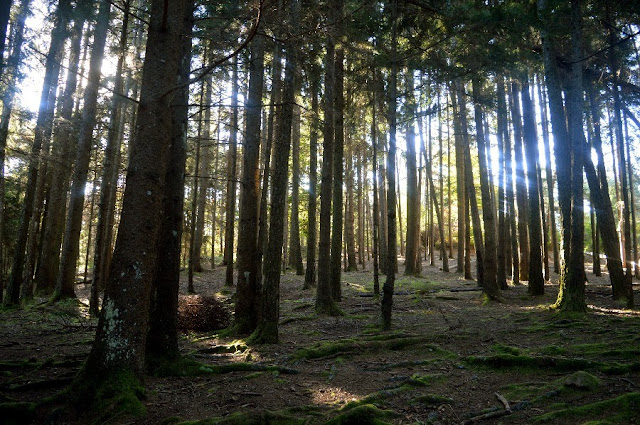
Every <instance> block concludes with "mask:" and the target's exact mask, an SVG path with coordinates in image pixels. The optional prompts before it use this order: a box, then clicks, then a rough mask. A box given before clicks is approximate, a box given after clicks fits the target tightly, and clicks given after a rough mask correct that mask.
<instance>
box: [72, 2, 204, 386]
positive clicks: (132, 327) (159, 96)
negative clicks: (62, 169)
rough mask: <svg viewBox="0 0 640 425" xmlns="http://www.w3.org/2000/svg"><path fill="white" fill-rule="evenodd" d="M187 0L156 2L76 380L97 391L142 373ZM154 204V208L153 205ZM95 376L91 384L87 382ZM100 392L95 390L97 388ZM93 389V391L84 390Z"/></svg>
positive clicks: (77, 382) (152, 12)
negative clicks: (97, 307) (111, 244)
mask: <svg viewBox="0 0 640 425" xmlns="http://www.w3.org/2000/svg"><path fill="white" fill-rule="evenodd" d="M186 3H187V2H186V1H172V2H165V1H162V0H154V1H153V2H152V4H151V20H150V25H149V37H148V41H147V49H146V54H145V61H144V68H143V72H142V86H141V87H142V88H141V93H140V103H139V106H138V115H137V117H138V118H137V121H136V128H135V132H134V134H135V136H134V139H133V141H132V143H131V153H130V160H129V168H128V172H127V182H126V189H125V194H124V199H123V206H122V214H121V218H120V226H119V229H118V237H117V241H116V247H115V251H114V254H113V261H112V263H111V269H110V273H109V280H108V281H107V286H106V289H105V295H104V302H103V308H102V310H101V313H100V319H99V321H98V327H97V331H96V337H95V341H94V343H93V347H92V349H91V352H90V354H89V357H88V359H87V362H86V364H85V367H84V368H83V371H82V373H81V374H80V375H79V376H78V377H77V378H76V380H75V386H77V387H79V388H87V386H88V385H89V386H88V388H89V389H90V390H92V391H95V390H96V389H97V387H98V385H100V384H102V383H104V382H107V381H109V380H112V379H118V378H122V376H123V375H124V376H127V377H131V378H133V379H134V380H136V379H137V380H142V378H143V376H144V373H145V350H146V347H145V346H146V340H147V331H148V329H147V326H148V325H149V304H150V294H151V287H152V282H153V279H154V274H155V273H154V272H155V265H156V259H157V258H158V250H157V243H158V240H159V229H160V227H161V224H162V221H163V218H162V212H161V211H162V210H163V194H164V189H165V188H164V180H165V172H166V168H167V167H166V166H165V165H166V162H167V161H166V160H167V157H168V153H169V150H170V146H171V142H172V134H173V131H172V129H174V128H175V127H174V125H173V124H174V121H173V111H172V109H171V107H170V103H171V100H172V98H173V97H174V96H176V95H177V94H176V93H175V91H174V90H172V89H173V87H175V85H176V83H177V82H178V79H177V76H178V70H179V67H180V63H181V60H183V58H184V57H183V48H182V47H183V43H182V42H181V37H182V35H183V34H184V23H183V21H184V19H185V16H187V14H188V13H190V12H192V10H191V9H190V8H188V7H187V4H186ZM154 212H155V213H154ZM92 382H93V383H96V384H97V385H95V386H93V385H90V383H92ZM94 394H95V393H94ZM83 396H88V394H83Z"/></svg>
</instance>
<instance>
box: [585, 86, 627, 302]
mask: <svg viewBox="0 0 640 425" xmlns="http://www.w3.org/2000/svg"><path fill="white" fill-rule="evenodd" d="M587 95H588V97H589V109H590V112H591V119H592V123H593V147H594V150H595V151H596V155H597V157H598V169H597V171H596V170H595V169H594V166H593V162H592V161H591V159H590V158H591V153H590V149H588V147H587V146H585V149H586V150H588V151H589V154H587V151H585V155H584V170H585V174H586V176H587V183H588V184H589V191H590V192H591V199H592V201H593V204H594V206H595V210H596V219H597V223H598V224H597V227H598V231H599V233H600V235H602V248H603V250H604V253H605V255H606V257H607V270H608V271H609V279H610V281H611V287H612V288H616V289H614V292H616V290H617V291H620V292H623V291H624V287H625V284H626V277H625V275H624V269H623V268H622V259H621V258H620V239H619V237H618V231H617V229H616V218H615V216H614V212H613V206H612V203H611V198H610V197H609V182H608V180H607V173H606V169H605V165H604V155H603V152H602V135H601V131H600V105H599V104H598V102H597V98H596V94H595V90H594V87H593V83H591V84H589V85H588V86H587Z"/></svg>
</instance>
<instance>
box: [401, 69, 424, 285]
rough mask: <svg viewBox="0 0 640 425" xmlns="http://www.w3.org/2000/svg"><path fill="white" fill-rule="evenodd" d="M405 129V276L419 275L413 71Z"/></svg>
mask: <svg viewBox="0 0 640 425" xmlns="http://www.w3.org/2000/svg"><path fill="white" fill-rule="evenodd" d="M405 78H406V87H407V88H406V90H407V106H406V112H405V115H406V120H407V122H406V129H405V140H406V142H407V157H406V164H407V238H406V241H407V246H406V251H405V254H406V255H405V263H404V264H405V269H404V274H405V275H416V274H420V267H419V264H420V262H421V258H420V252H419V251H420V249H419V247H420V192H418V175H417V163H416V135H415V132H414V129H413V127H414V124H415V108H416V106H415V100H414V96H413V90H414V88H413V71H411V70H408V71H407V72H406V76H405Z"/></svg>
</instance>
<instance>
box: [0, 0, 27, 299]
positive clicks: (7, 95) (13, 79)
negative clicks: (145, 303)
mask: <svg viewBox="0 0 640 425" xmlns="http://www.w3.org/2000/svg"><path fill="white" fill-rule="evenodd" d="M30 3H31V0H21V2H20V6H19V9H18V11H17V14H16V17H15V20H14V22H13V23H12V38H13V46H12V47H11V53H10V55H9V58H8V62H7V66H6V68H5V66H4V62H3V54H4V46H5V35H6V32H7V21H8V18H9V9H10V8H11V2H10V1H5V2H3V3H2V5H1V6H0V76H1V77H2V79H3V81H6V84H7V86H6V88H5V90H4V92H3V93H2V115H1V118H0V303H2V301H3V298H2V297H3V290H4V279H5V275H4V271H5V261H4V258H5V255H6V252H5V250H6V247H5V246H4V229H5V226H6V225H5V212H4V211H5V181H4V179H5V177H4V163H5V156H6V154H5V152H6V146H7V138H8V136H9V122H10V120H11V113H12V111H13V99H14V96H15V93H16V90H15V88H16V85H17V83H18V81H19V80H20V78H19V73H18V66H19V64H20V58H21V56H22V44H23V42H24V26H25V21H26V20H27V12H28V11H29V4H30Z"/></svg>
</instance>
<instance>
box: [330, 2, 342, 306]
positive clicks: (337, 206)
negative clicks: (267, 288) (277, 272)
mask: <svg viewBox="0 0 640 425" xmlns="http://www.w3.org/2000/svg"><path fill="white" fill-rule="evenodd" d="M340 4H342V3H340ZM338 13H339V15H338ZM336 14H337V16H340V17H341V16H342V11H341V10H340V12H338V11H336ZM337 31H339V30H337ZM338 34H339V33H338ZM340 35H341V34H339V36H340ZM335 60H336V64H335V68H334V69H335V93H334V95H335V103H334V116H333V120H334V123H335V124H334V126H335V128H334V131H335V136H334V139H333V192H332V196H333V213H332V219H333V220H332V230H333V232H332V233H331V277H330V282H331V296H332V298H333V300H334V301H336V302H337V301H340V300H341V299H342V288H341V285H340V279H341V272H342V268H341V264H340V263H341V260H342V224H343V220H344V217H343V212H344V205H343V195H342V184H343V182H344V170H343V163H342V161H343V157H344V50H343V48H342V46H340V47H336V56H335Z"/></svg>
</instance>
